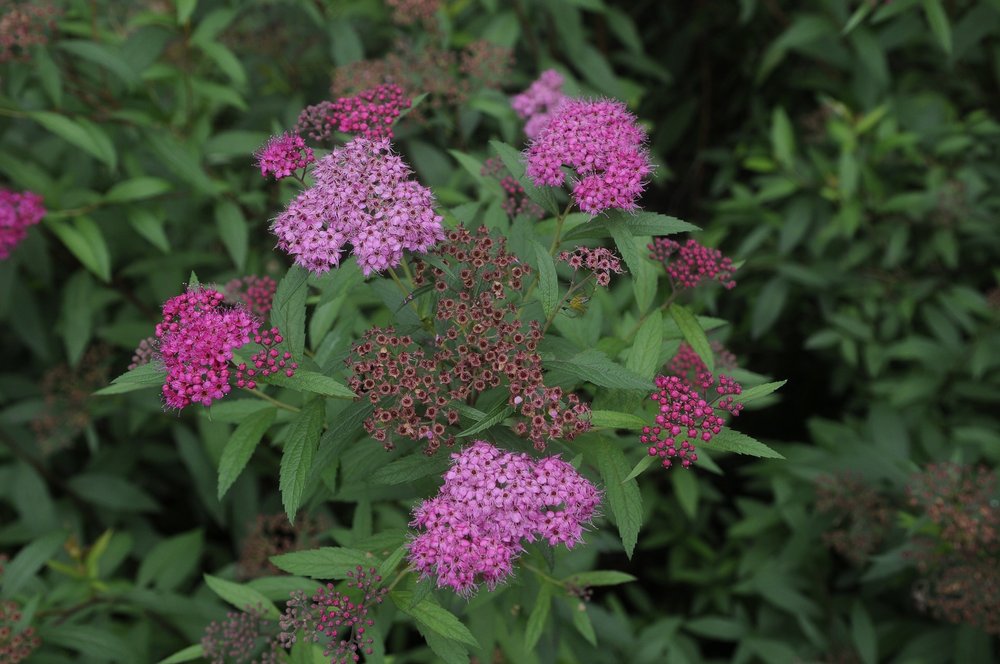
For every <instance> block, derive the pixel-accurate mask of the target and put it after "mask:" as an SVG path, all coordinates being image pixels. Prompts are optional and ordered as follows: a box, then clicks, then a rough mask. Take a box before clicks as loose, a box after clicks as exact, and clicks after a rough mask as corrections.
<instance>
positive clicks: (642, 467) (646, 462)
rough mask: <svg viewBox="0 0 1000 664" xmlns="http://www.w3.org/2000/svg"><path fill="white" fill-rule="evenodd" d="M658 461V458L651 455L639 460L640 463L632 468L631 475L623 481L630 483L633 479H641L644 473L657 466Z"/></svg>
mask: <svg viewBox="0 0 1000 664" xmlns="http://www.w3.org/2000/svg"><path fill="white" fill-rule="evenodd" d="M657 460H658V457H655V456H652V455H651V454H646V455H645V456H643V457H642V458H641V459H639V463H637V464H635V466H634V467H633V468H632V470H631V471H630V472H629V474H628V475H626V476H625V479H624V480H622V481H623V482H628V481H629V480H631V479H633V478H636V477H639V475H642V474H643V473H644V472H646V471H647V470H648V469H649V467H650V466H652V465H653V464H655V463H656V462H657Z"/></svg>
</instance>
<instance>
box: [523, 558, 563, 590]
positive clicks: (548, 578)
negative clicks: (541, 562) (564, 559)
mask: <svg viewBox="0 0 1000 664" xmlns="http://www.w3.org/2000/svg"><path fill="white" fill-rule="evenodd" d="M521 567H523V568H525V569H527V570H531V571H532V572H534V573H535V574H537V575H538V576H540V577H542V578H543V579H545V580H546V581H548V582H549V583H552V584H555V585H557V586H559V587H560V588H565V587H566V584H565V583H563V582H562V581H560V580H559V579H557V578H555V577H553V576H549V575H548V574H546V573H545V572H543V571H542V570H540V569H538V568H537V567H535V566H534V565H531V564H529V563H525V562H522V563H521Z"/></svg>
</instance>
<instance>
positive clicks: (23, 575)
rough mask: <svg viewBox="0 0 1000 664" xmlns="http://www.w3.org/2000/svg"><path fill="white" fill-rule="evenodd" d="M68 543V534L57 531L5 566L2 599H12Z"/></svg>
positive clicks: (32, 544) (28, 548) (32, 543)
mask: <svg viewBox="0 0 1000 664" xmlns="http://www.w3.org/2000/svg"><path fill="white" fill-rule="evenodd" d="M65 541H66V533H65V532H63V531H62V530H56V531H53V532H51V533H48V534H47V535H43V536H42V537H39V538H38V539H35V540H33V541H32V542H31V543H30V544H28V545H27V546H26V547H24V548H23V549H21V550H20V551H18V552H17V555H16V556H14V558H13V560H11V561H10V563H8V564H7V565H5V566H4V573H3V577H2V581H3V586H2V591H0V597H3V598H4V599H11V598H12V597H14V596H15V595H16V594H17V591H19V590H20V589H21V588H22V587H23V586H24V584H26V583H27V582H28V581H30V580H31V577H33V576H34V575H35V574H36V573H37V572H38V570H40V569H41V568H42V566H44V565H45V563H46V562H48V560H49V559H50V558H52V557H53V556H54V555H55V554H56V551H58V550H59V548H60V547H61V546H62V545H63V543H64V542H65Z"/></svg>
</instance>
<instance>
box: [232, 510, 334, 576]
mask: <svg viewBox="0 0 1000 664" xmlns="http://www.w3.org/2000/svg"><path fill="white" fill-rule="evenodd" d="M322 530H323V528H322V525H321V524H320V521H319V520H318V519H314V518H312V517H309V516H306V515H304V514H301V513H300V514H299V515H298V516H297V517H296V519H295V523H294V524H292V523H289V521H288V517H287V516H285V514H284V513H281V514H258V515H257V520H256V521H255V522H254V527H253V530H251V531H250V534H248V535H247V537H246V539H245V540H243V548H242V549H241V551H240V559H239V562H238V563H237V564H236V568H237V570H238V571H239V575H240V577H241V578H243V579H255V578H257V577H261V576H272V575H276V574H283V572H282V571H281V570H280V569H278V568H277V567H275V566H274V564H273V563H271V560H270V558H271V556H277V555H280V554H282V553H289V552H291V551H302V550H304V549H313V548H315V547H317V546H318V545H319V534H320V532H321V531H322Z"/></svg>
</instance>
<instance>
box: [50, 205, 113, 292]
mask: <svg viewBox="0 0 1000 664" xmlns="http://www.w3.org/2000/svg"><path fill="white" fill-rule="evenodd" d="M47 225H48V227H49V228H50V229H52V232H53V233H55V234H56V236H57V237H58V238H59V239H60V240H62V243H63V244H64V245H66V248H67V249H69V250H70V252H71V253H72V254H73V255H74V256H76V257H77V258H78V259H79V260H80V262H81V263H82V264H83V266H84V267H86V268H87V269H88V270H90V271H91V272H93V273H94V275H96V276H97V277H98V278H99V279H100V280H101V281H103V282H105V283H108V282H109V281H111V256H110V255H109V254H108V245H107V244H106V243H105V241H104V236H103V235H102V234H101V229H100V228H99V227H98V226H97V224H95V223H94V221H93V220H92V219H91V218H90V217H76V218H75V219H73V220H72V221H69V222H66V221H53V222H51V223H49V224H47Z"/></svg>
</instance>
